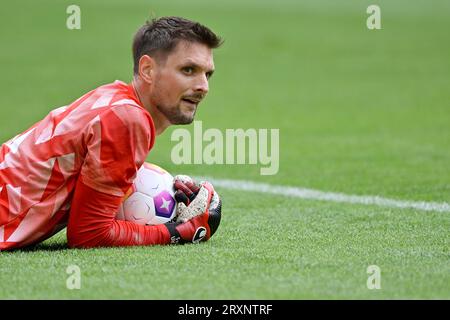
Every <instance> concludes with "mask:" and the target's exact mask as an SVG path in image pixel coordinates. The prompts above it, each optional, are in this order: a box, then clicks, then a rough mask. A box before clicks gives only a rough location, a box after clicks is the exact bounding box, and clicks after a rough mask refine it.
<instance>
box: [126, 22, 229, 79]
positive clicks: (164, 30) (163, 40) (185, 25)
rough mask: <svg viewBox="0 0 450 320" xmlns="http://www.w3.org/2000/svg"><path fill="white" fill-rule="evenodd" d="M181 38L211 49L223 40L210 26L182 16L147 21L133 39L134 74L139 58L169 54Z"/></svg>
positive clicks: (137, 67) (218, 45)
mask: <svg viewBox="0 0 450 320" xmlns="http://www.w3.org/2000/svg"><path fill="white" fill-rule="evenodd" d="M180 40H186V41H189V42H198V43H202V44H205V45H207V46H208V47H209V48H211V49H216V48H218V47H220V46H221V45H222V43H223V40H222V39H221V38H220V37H219V36H217V35H216V34H215V33H214V32H212V31H211V30H210V29H209V28H207V27H205V26H204V25H201V24H200V23H198V22H195V21H191V20H188V19H185V18H181V17H162V18H159V19H153V20H151V21H147V22H146V23H145V24H144V25H143V26H142V27H141V28H139V30H138V31H137V32H136V34H135V36H134V39H133V60H134V67H133V70H134V74H137V73H138V69H139V59H140V58H141V57H142V56H143V55H146V54H147V55H149V56H152V57H155V58H156V56H157V55H158V56H160V55H161V53H163V54H165V56H167V55H168V54H169V53H170V52H171V51H172V50H173V49H174V48H175V47H176V45H177V44H178V42H179V41H180Z"/></svg>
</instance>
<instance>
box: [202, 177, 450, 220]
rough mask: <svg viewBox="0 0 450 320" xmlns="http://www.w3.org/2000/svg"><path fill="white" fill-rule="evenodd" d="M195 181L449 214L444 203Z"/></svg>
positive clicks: (242, 181) (221, 181)
mask: <svg viewBox="0 0 450 320" xmlns="http://www.w3.org/2000/svg"><path fill="white" fill-rule="evenodd" d="M196 179H199V180H208V181H210V182H211V183H212V184H213V185H214V186H217V187H221V188H225V189H231V190H241V191H250V192H260V193H270V194H275V195H281V196H288V197H294V198H301V199H311V200H322V201H331V202H343V203H353V204H364V205H375V206H382V207H391V208H402V209H416V210H423V211H437V212H450V204H448V203H446V202H426V201H405V200H395V199H388V198H382V197H379V196H358V195H350V194H344V193H335V192H324V191H320V190H313V189H305V188H296V187H288V186H281V185H271V184H267V183H259V182H252V181H246V180H229V179H215V178H211V177H203V178H196Z"/></svg>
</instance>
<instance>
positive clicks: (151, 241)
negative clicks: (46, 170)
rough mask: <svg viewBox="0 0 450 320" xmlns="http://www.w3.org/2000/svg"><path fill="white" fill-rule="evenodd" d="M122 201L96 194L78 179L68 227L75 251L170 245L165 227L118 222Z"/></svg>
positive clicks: (69, 239)
mask: <svg viewBox="0 0 450 320" xmlns="http://www.w3.org/2000/svg"><path fill="white" fill-rule="evenodd" d="M121 201H122V199H121V198H120V197H116V196H112V195H108V194H105V193H102V192H99V191H96V190H94V189H92V188H90V187H89V186H87V185H85V184H84V183H83V182H82V181H81V179H78V183H77V186H76V188H75V194H74V197H73V201H72V207H71V212H70V217H69V223H68V226H67V239H68V243H69V246H70V247H72V248H92V247H115V246H134V245H158V244H160V245H163V244H169V243H170V234H169V231H168V230H167V227H166V226H164V225H157V226H142V225H138V224H135V223H132V222H129V221H119V220H116V219H115V214H116V212H117V208H118V207H119V205H120V203H121Z"/></svg>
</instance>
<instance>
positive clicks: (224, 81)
mask: <svg viewBox="0 0 450 320" xmlns="http://www.w3.org/2000/svg"><path fill="white" fill-rule="evenodd" d="M70 4H73V3H72V1H66V0H64V1H56V0H55V1H50V0H42V1H39V3H37V2H36V1H31V0H28V1H21V2H20V3H17V2H16V3H14V2H5V3H2V4H1V5H0V6H1V10H0V40H1V48H2V49H1V50H0V61H1V62H0V64H1V76H0V88H1V92H2V94H1V95H0V142H1V143H3V142H4V141H6V140H8V139H9V138H11V137H12V136H14V135H16V134H17V133H19V132H21V131H23V130H24V129H26V128H28V127H29V126H30V125H31V124H33V123H34V122H36V121H38V120H40V119H41V118H42V117H43V116H45V115H46V114H47V113H48V112H49V111H50V110H51V109H53V108H55V107H58V106H62V105H65V104H67V103H69V102H71V101H73V100H74V99H76V98H78V97H79V96H80V95H81V94H83V93H85V92H87V91H88V90H90V89H92V88H94V87H96V86H98V85H100V84H103V83H108V82H111V81H113V80H115V79H121V80H124V81H126V82H129V81H130V80H131V73H132V62H131V38H132V35H133V33H134V32H135V30H136V29H137V28H138V27H139V26H140V25H141V24H142V23H143V22H144V21H145V20H146V19H147V18H148V17H150V16H151V15H152V14H154V15H156V16H163V15H180V16H185V17H187V18H191V19H194V20H198V21H200V22H202V23H204V24H206V25H208V26H210V27H211V28H212V29H213V30H214V31H216V32H217V33H219V34H220V35H222V36H223V37H224V38H225V44H224V46H223V47H222V48H221V49H219V50H217V51H216V52H215V64H216V73H215V75H214V77H213V78H212V80H211V83H210V94H209V96H208V98H207V99H206V101H205V102H204V103H203V104H202V105H201V106H200V109H199V112H198V113H197V119H198V120H202V121H203V125H204V127H205V128H219V129H221V130H225V129H226V128H244V129H245V128H256V129H258V128H278V129H280V170H279V172H278V174H276V175H274V176H261V175H260V174H259V168H260V167H259V166H254V165H253V166H252V165H211V166H207V165H202V166H199V165H184V166H177V165H174V164H173V163H172V162H171V159H170V151H171V148H172V147H173V142H171V141H170V135H171V132H172V130H173V129H169V130H167V132H165V133H164V134H163V135H161V136H160V137H159V139H157V142H156V145H155V147H154V150H153V151H152V152H151V153H150V155H149V157H148V161H150V162H154V163H156V164H159V165H161V166H162V167H164V168H166V169H167V170H168V171H170V172H171V173H172V174H177V173H186V174H190V175H195V176H202V175H203V176H211V177H214V178H218V179H220V178H226V179H240V180H250V181H255V182H263V183H270V184H276V185H287V186H298V187H306V188H312V189H317V190H322V191H330V192H342V193H345V194H354V195H378V196H381V197H386V198H392V199H398V200H413V201H434V202H446V203H449V202H450V90H449V88H450V59H449V57H450V42H449V41H448V40H449V39H448V30H450V5H449V3H448V1H444V0H442V1H438V0H434V1H432V2H428V1H414V2H411V1H406V0H402V1H400V0H399V1H387V0H380V1H377V4H378V5H379V6H380V8H381V19H382V29H381V30H368V29H367V27H366V19H367V17H368V14H367V13H366V8H367V7H368V6H369V5H370V4H372V2H371V1H366V0H363V1H350V0H346V1H339V2H337V1H313V0H308V1H294V0H283V1H269V0H264V1H262V0H251V1H237V0H233V1H214V2H213V1H200V0H190V1H181V0H177V1H162V0H158V1H144V0H130V1H119V0H111V1H87V0H83V1H81V0H80V1H77V4H78V5H79V6H80V8H81V30H68V29H67V28H66V19H67V16H68V15H67V14H66V8H67V6H68V5H70ZM218 191H219V193H220V194H221V195H222V198H223V203H224V208H223V220H222V223H221V226H220V228H219V229H218V231H217V234H216V235H214V237H212V238H211V240H210V241H209V242H207V243H203V244H200V245H186V246H166V247H158V246H157V247H133V248H102V249H93V250H69V249H67V245H66V239H65V232H64V231H63V232H61V233H59V234H58V235H56V236H55V237H53V238H51V239H49V240H47V241H45V242H44V243H42V244H40V245H38V246H37V247H35V248H33V249H31V250H19V251H15V252H1V253H0V298H1V299H420V298H425V299H449V298H450V263H449V262H450V250H449V248H450V239H449V234H450V233H449V230H450V218H449V214H450V213H449V212H426V211H420V210H413V209H396V208H389V207H378V206H364V205H356V204H349V203H333V202H326V201H317V200H302V199H298V198H289V197H283V196H274V195H270V194H264V193H257V192H241V191H233V190H229V189H221V188H218ZM70 265H77V266H79V267H80V270H81V289H80V290H68V289H67V287H66V280H67V278H68V277H69V275H68V274H67V273H66V268H67V267H68V266H70ZM369 265H377V266H379V268H380V270H381V289H379V290H369V289H368V288H367V285H366V283H367V279H368V277H369V274H367V267H368V266H369Z"/></svg>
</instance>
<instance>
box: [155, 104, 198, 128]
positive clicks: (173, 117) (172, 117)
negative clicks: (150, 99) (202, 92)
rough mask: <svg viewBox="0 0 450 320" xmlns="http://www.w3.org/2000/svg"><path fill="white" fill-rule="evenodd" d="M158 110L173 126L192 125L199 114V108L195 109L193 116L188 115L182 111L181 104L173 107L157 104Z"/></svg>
mask: <svg viewBox="0 0 450 320" xmlns="http://www.w3.org/2000/svg"><path fill="white" fill-rule="evenodd" d="M156 108H157V109H158V111H159V112H161V113H162V114H163V115H164V116H165V117H166V118H167V119H168V120H169V121H170V123H171V124H190V123H192V121H194V117H195V113H196V112H197V108H195V110H194V112H193V113H192V114H190V115H186V114H184V113H183V111H181V105H180V104H178V105H176V106H171V107H168V106H163V105H161V104H157V105H156Z"/></svg>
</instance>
